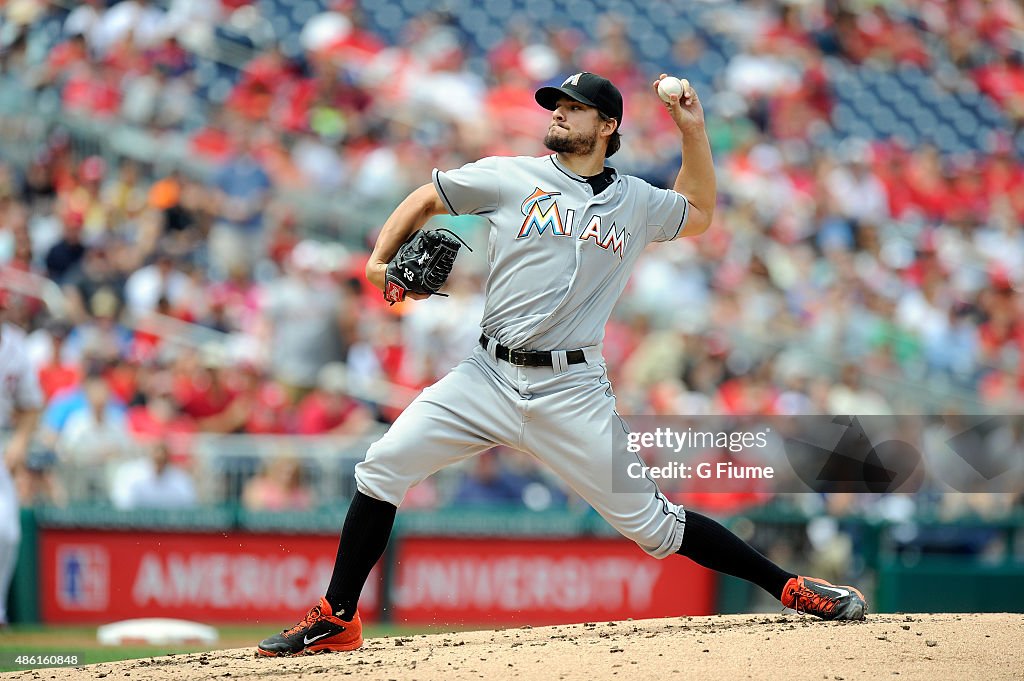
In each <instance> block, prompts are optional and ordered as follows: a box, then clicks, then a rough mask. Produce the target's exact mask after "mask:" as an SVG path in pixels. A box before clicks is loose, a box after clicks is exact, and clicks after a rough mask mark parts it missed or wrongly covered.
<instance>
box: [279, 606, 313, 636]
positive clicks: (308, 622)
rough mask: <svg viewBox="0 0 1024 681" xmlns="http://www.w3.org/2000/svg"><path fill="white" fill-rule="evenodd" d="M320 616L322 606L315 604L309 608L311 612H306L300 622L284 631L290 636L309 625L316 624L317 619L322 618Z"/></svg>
mask: <svg viewBox="0 0 1024 681" xmlns="http://www.w3.org/2000/svg"><path fill="white" fill-rule="evenodd" d="M320 617H321V612H320V606H319V605H314V606H313V607H312V608H310V609H309V612H307V613H306V616H305V617H304V618H303V619H302V620H301V621H300V622H299V623H298V624H296V625H295V626H294V627H292V628H291V629H286V630H285V632H284V633H285V635H286V636H290V635H291V634H294V633H296V632H299V631H302V630H303V629H305V628H307V627H311V626H313V624H315V623H316V621H317V620H319V619H320Z"/></svg>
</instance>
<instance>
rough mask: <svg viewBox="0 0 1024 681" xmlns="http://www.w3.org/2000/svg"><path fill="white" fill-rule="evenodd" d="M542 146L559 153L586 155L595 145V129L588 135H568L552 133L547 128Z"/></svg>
mask: <svg viewBox="0 0 1024 681" xmlns="http://www.w3.org/2000/svg"><path fill="white" fill-rule="evenodd" d="M544 146H545V147H547V148H548V149H550V150H551V151H554V152H556V153H559V154H573V155H579V156H587V155H589V154H590V153H591V152H593V151H594V148H595V147H597V131H594V132H593V133H592V134H590V135H585V134H575V133H569V134H568V135H554V134H552V130H551V129H548V132H547V134H546V135H544Z"/></svg>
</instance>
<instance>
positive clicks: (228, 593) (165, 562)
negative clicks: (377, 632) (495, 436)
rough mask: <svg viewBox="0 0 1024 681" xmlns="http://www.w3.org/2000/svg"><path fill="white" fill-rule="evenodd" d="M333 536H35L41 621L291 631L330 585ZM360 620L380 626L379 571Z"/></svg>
mask: <svg viewBox="0 0 1024 681" xmlns="http://www.w3.org/2000/svg"><path fill="white" fill-rule="evenodd" d="M337 549H338V539H337V537H328V536H308V535H299V536H283V535H264V534H231V535H228V536H224V535H219V534H217V535H211V534H191V533H168V532H152V533H138V532H115V531H98V530H58V529H44V530H42V531H40V533H39V558H40V563H39V565H40V571H41V574H40V580H39V584H40V589H41V590H42V594H41V597H40V606H41V616H42V619H43V621H44V622H110V621H116V620H121V619H132V618H136V617H177V618H183V619H191V620H197V621H202V622H213V623H227V622H231V623H238V624H243V623H244V624H258V623H272V624H274V625H277V624H282V623H294V622H295V621H297V620H298V619H299V618H300V617H302V615H303V614H304V613H305V612H306V611H307V610H309V608H310V607H312V606H313V605H315V604H316V603H317V602H318V600H319V598H320V596H321V595H323V591H324V588H325V587H326V585H327V583H328V582H329V581H330V579H331V570H332V568H333V566H334V556H335V552H336V551H337ZM375 570H376V573H377V574H376V576H374V575H371V577H370V580H369V581H368V583H367V586H366V590H365V591H364V592H363V598H362V600H361V601H360V616H362V617H363V618H364V619H366V620H369V621H373V620H375V619H377V616H378V615H377V609H378V605H379V593H380V589H379V585H380V577H379V575H380V572H379V569H376V568H375Z"/></svg>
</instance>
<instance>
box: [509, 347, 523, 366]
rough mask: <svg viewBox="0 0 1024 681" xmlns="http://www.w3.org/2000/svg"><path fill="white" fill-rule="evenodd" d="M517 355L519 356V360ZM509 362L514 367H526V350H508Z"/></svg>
mask: <svg viewBox="0 0 1024 681" xmlns="http://www.w3.org/2000/svg"><path fill="white" fill-rule="evenodd" d="M516 357H519V359H518V360H517V359H516ZM508 363H509V364H511V365H512V366H514V367H525V366H526V351H525V350H509V351H508Z"/></svg>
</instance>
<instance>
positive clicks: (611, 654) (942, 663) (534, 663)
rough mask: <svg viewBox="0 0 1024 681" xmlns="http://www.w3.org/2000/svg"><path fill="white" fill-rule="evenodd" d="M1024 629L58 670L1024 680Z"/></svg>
mask: <svg viewBox="0 0 1024 681" xmlns="http://www.w3.org/2000/svg"><path fill="white" fill-rule="evenodd" d="M1021 631H1024V615H1020V614H1012V615H1011V614H962V615H957V614H942V615H869V616H868V619H867V620H866V621H865V622H856V623H828V622H820V621H818V620H814V619H812V618H810V617H803V616H798V615H785V616H783V615H729V616H718V617H681V618H669V619H658V620H644V621H637V622H631V621H625V622H600V623H594V624H575V625H565V626H553V627H541V628H535V629H531V628H521V629H505V630H499V631H476V632H463V633H455V634H431V635H426V636H411V637H393V638H377V639H369V640H367V642H366V645H365V646H364V647H363V648H362V649H361V650H358V651H355V652H352V653H333V654H324V655H311V656H307V657H301V658H257V657H256V656H255V649H254V648H240V649H235V650H223V651H217V652H211V653H193V654H189V655H178V656H174V657H158V658H152V659H147V660H132V661H127V662H116V663H104V664H97V665H92V666H89V667H82V668H78V669H70V670H58V671H57V674H58V676H57V678H59V679H61V681H72V680H79V679H83V680H84V679H89V680H92V679H97V678H107V679H124V678H126V677H127V678H130V679H153V680H156V681H192V680H193V679H195V680H198V679H211V678H214V679H216V678H223V679H230V680H231V681H236V680H238V679H257V678H259V679H268V678H269V679H297V678H300V677H303V678H308V679H316V678H321V679H327V678H334V677H337V676H353V677H355V678H360V679H443V680H444V681H457V680H462V679H473V680H474V681H476V680H478V679H487V680H491V679H500V680H502V681H506V680H510V679H523V680H524V681H533V680H534V679H578V680H579V681H591V680H594V679H599V680H600V679H615V680H619V679H669V678H674V679H688V680H696V679H708V680H709V681H710V680H714V681H719V680H720V679H769V680H771V681H781V680H783V679H786V680H788V679H808V680H813V681H821V680H822V679H828V680H829V681H834V680H837V679H842V680H843V681H851V680H853V679H865V680H868V679H870V680H872V681H877V680H878V679H894V680H895V681H907V680H908V679H921V680H922V681H938V680H939V679H955V680H956V681H963V680H964V679H975V678H985V679H1019V678H1021V677H1020V674H1021V670H1022V669H1024V643H1022V639H1021V636H1020V632H1021ZM50 673H52V672H51V670H47V673H45V674H43V673H41V672H39V673H38V674H39V675H40V676H41V677H43V678H45V677H48V676H49V675H50ZM320 674H322V675H323V676H320ZM32 675H33V672H19V673H15V674H11V675H10V677H11V678H31V677H32ZM37 678H39V676H37Z"/></svg>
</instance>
